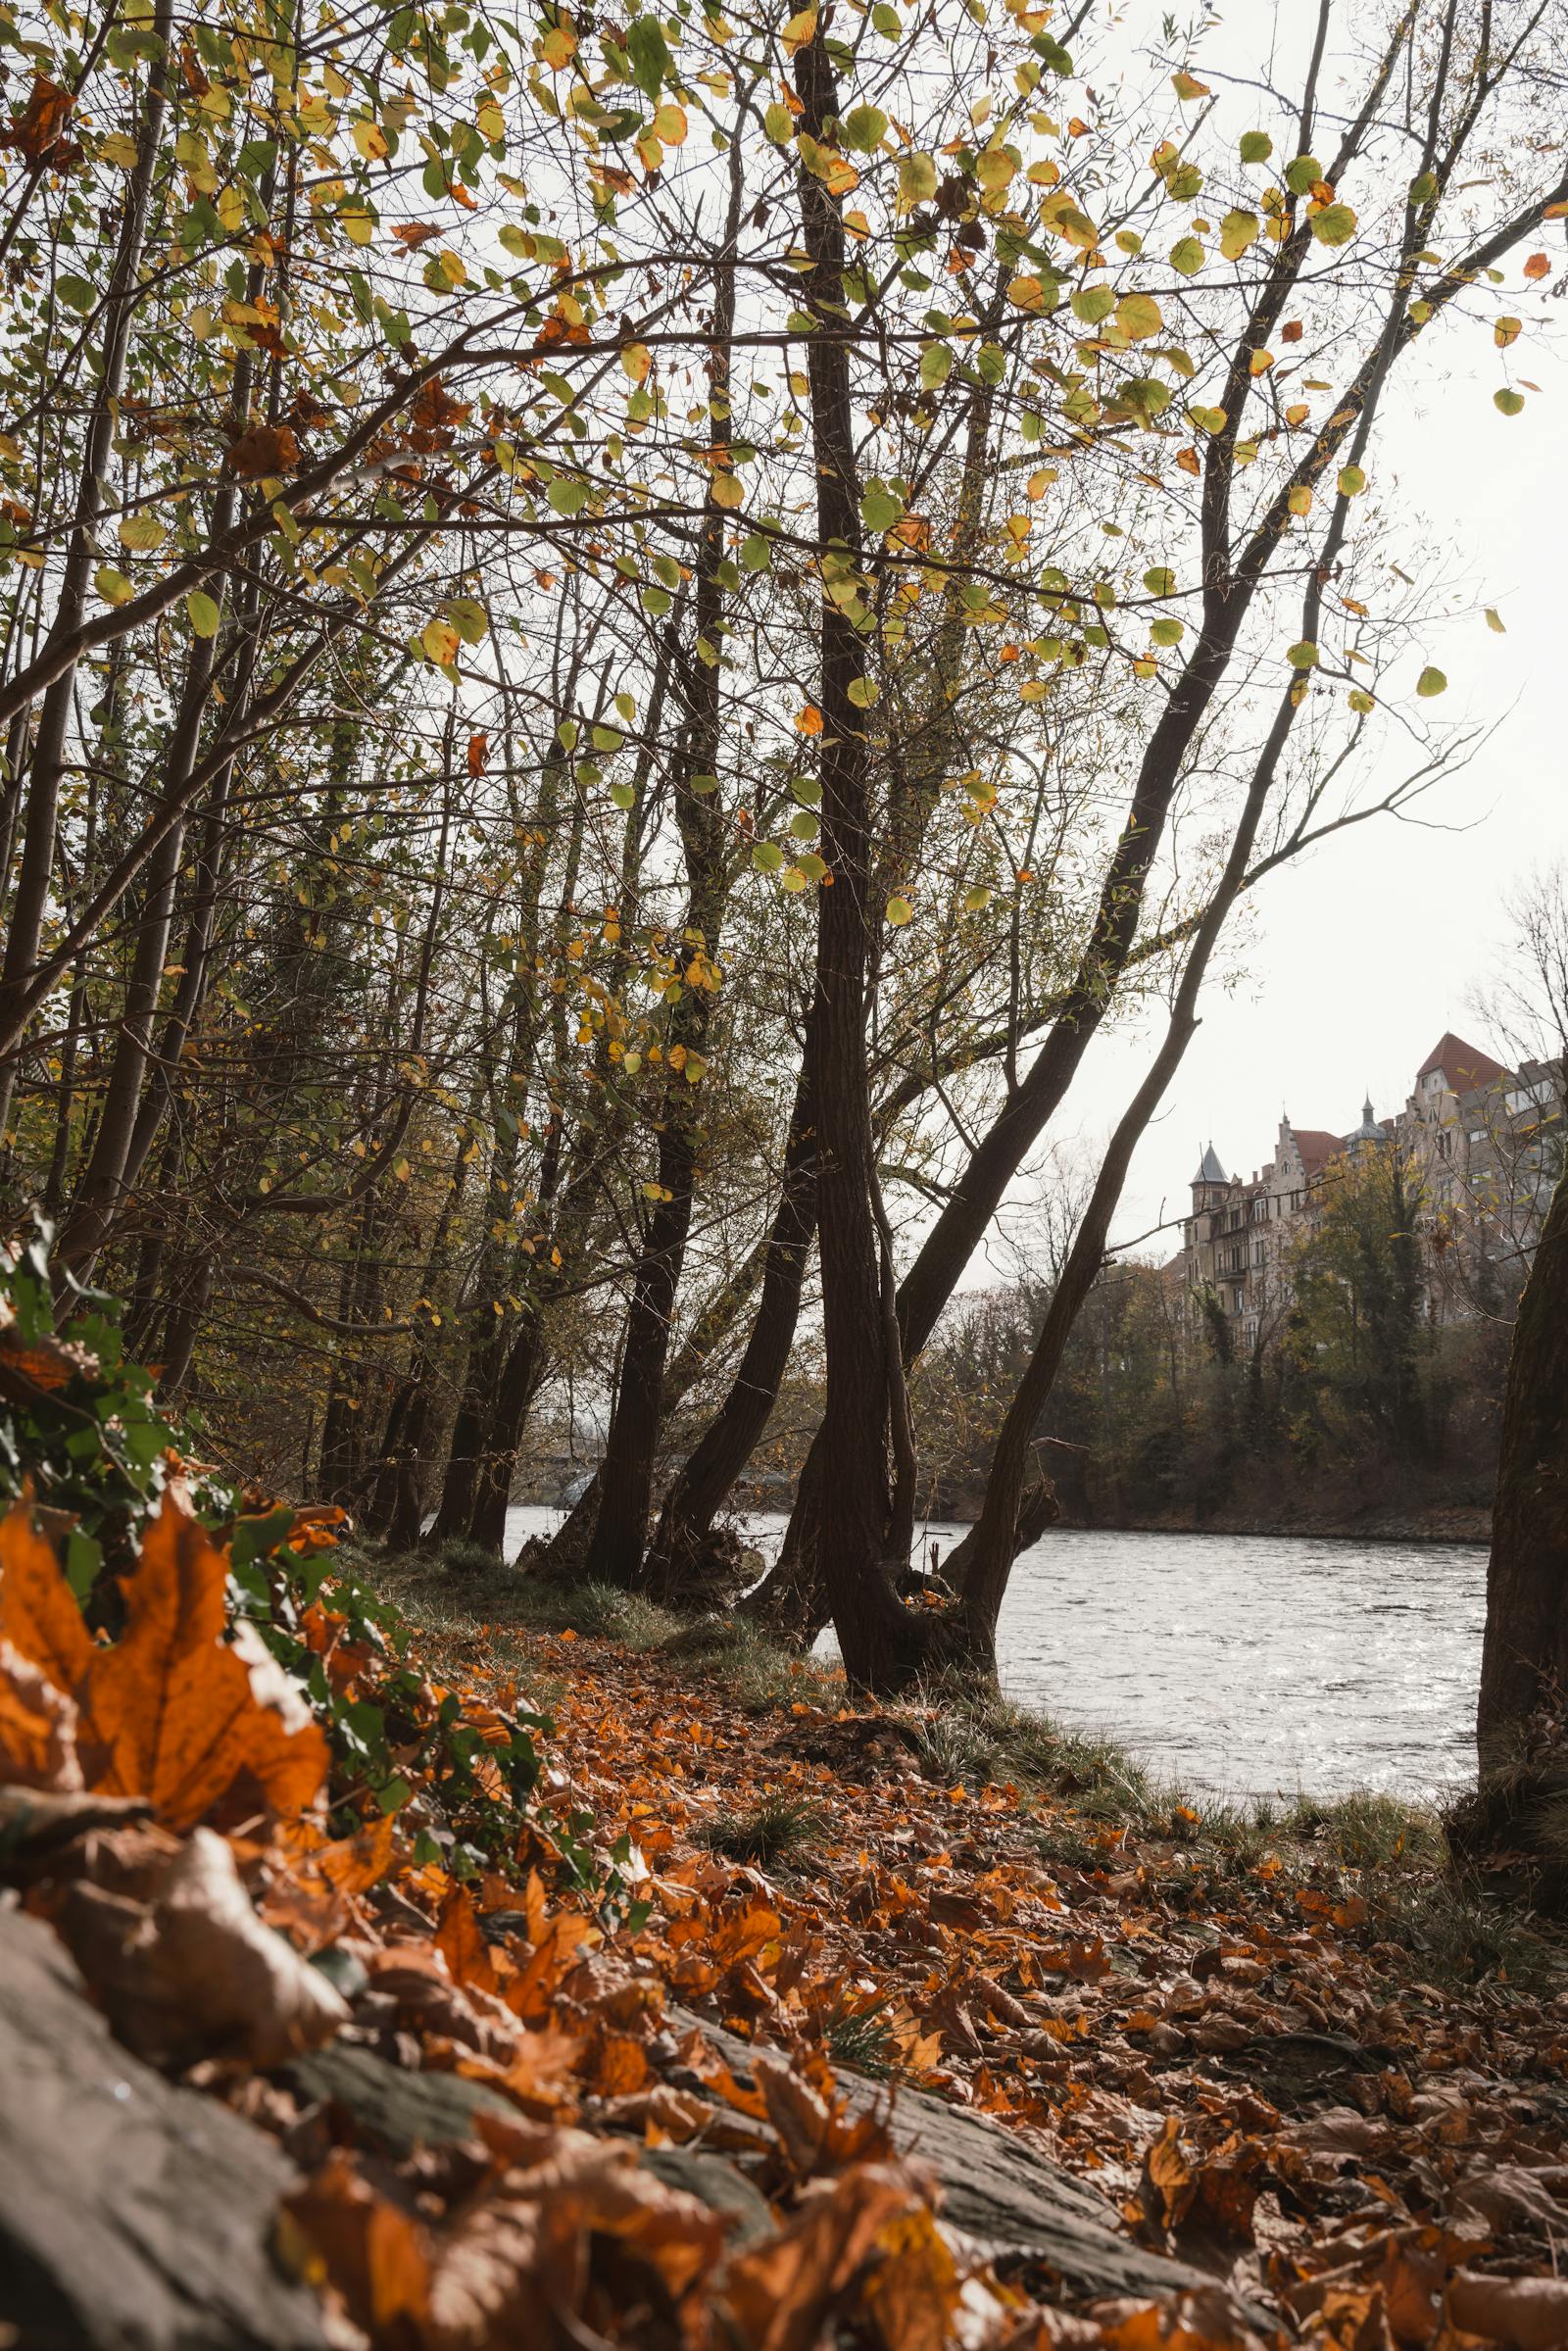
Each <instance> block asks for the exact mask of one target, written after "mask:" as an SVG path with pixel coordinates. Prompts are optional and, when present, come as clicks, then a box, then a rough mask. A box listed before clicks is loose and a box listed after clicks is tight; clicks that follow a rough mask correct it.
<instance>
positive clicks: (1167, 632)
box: [1149, 614, 1187, 645]
mask: <svg viewBox="0 0 1568 2351" xmlns="http://www.w3.org/2000/svg"><path fill="white" fill-rule="evenodd" d="M1149 633H1150V635H1151V636H1152V638H1153V640H1154V643H1155V644H1156V645H1179V644H1180V643H1181V641H1182V639H1183V637H1184V636H1185V635H1186V634H1187V628H1186V623H1185V622H1184V621H1181V620H1177V619H1175V618H1174V617H1172V616H1171V615H1169V614H1166V615H1165V616H1163V617H1162V618H1160V619H1158V620H1152V621H1151V622H1150V624H1149Z"/></svg>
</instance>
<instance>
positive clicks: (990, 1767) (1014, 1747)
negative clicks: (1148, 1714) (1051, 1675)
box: [899, 1683, 1154, 1824]
mask: <svg viewBox="0 0 1568 2351" xmlns="http://www.w3.org/2000/svg"><path fill="white" fill-rule="evenodd" d="M899 1713H900V1717H901V1719H902V1721H903V1723H904V1726H905V1737H906V1739H907V1741H908V1744H909V1746H910V1748H911V1750H912V1752H913V1754H914V1757H915V1760H916V1762H917V1764H918V1765H919V1768H920V1770H921V1772H922V1774H923V1775H924V1777H925V1778H926V1779H928V1780H935V1781H939V1782H940V1783H941V1784H942V1785H943V1786H945V1787H950V1788H951V1787H956V1786H958V1785H960V1784H962V1785H964V1786H974V1785H979V1786H982V1787H983V1786H986V1785H987V1784H991V1785H995V1784H997V1783H1000V1782H1006V1781H1011V1782H1012V1783H1013V1784H1014V1786H1016V1787H1017V1788H1021V1789H1024V1790H1025V1791H1028V1792H1032V1793H1040V1794H1046V1795H1051V1796H1053V1797H1062V1798H1067V1799H1069V1800H1070V1802H1071V1804H1072V1807H1073V1809H1074V1811H1075V1812H1078V1813H1080V1814H1083V1815H1084V1816H1086V1817H1087V1818H1089V1819H1091V1820H1095V1821H1102V1822H1115V1823H1118V1824H1122V1823H1126V1822H1129V1821H1133V1822H1138V1823H1140V1824H1142V1823H1144V1822H1145V1821H1147V1819H1148V1817H1149V1814H1150V1811H1151V1807H1152V1804H1153V1802H1154V1795H1153V1790H1152V1786H1151V1783H1150V1779H1149V1774H1148V1773H1147V1772H1146V1771H1145V1770H1144V1768H1143V1766H1142V1765H1141V1764H1140V1763H1137V1762H1135V1761H1134V1759H1133V1757H1132V1756H1131V1755H1129V1754H1128V1753H1127V1752H1126V1750H1125V1749H1124V1748H1122V1747H1119V1746H1117V1745H1116V1743H1115V1741H1114V1740H1113V1739H1097V1738H1095V1737H1093V1736H1092V1735H1090V1734H1088V1733H1085V1732H1080V1731H1070V1730H1067V1729H1066V1728H1064V1726H1063V1725H1062V1724H1060V1723H1056V1722H1053V1721H1052V1720H1051V1718H1050V1716H1049V1715H1044V1714H1034V1713H1031V1712H1030V1711H1029V1709H1028V1708H1027V1707H1023V1706H1012V1705H1009V1704H1008V1703H1007V1701H1006V1700H1005V1698H999V1697H997V1696H995V1695H993V1694H990V1693H987V1692H984V1691H981V1692H976V1690H975V1689H974V1688H973V1686H972V1684H965V1683H957V1684H952V1683H936V1684H933V1685H931V1686H929V1687H928V1688H927V1689H926V1690H923V1691H922V1692H921V1693H920V1704H919V1707H918V1709H917V1710H916V1709H914V1708H904V1709H900V1710H899Z"/></svg>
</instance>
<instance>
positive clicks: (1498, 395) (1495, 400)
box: [1492, 384, 1525, 416]
mask: <svg viewBox="0 0 1568 2351" xmlns="http://www.w3.org/2000/svg"><path fill="white" fill-rule="evenodd" d="M1524 404H1525V396H1524V394H1523V392H1516V391H1515V390H1514V389H1513V387H1512V385H1511V384H1504V386H1503V388H1502V390H1501V391H1500V392H1494V393H1493V395H1492V405H1493V407H1494V408H1496V409H1501V411H1502V413H1503V415H1504V416H1518V414H1519V412H1520V410H1521V409H1522V408H1523V407H1524Z"/></svg>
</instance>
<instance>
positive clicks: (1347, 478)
mask: <svg viewBox="0 0 1568 2351" xmlns="http://www.w3.org/2000/svg"><path fill="white" fill-rule="evenodd" d="M1339 488H1340V496H1341V497H1342V498H1355V497H1357V496H1358V495H1359V494H1360V492H1361V491H1362V490H1364V489H1365V488H1366V475H1365V474H1364V473H1363V472H1362V470H1361V468H1360V466H1359V465H1342V466H1341V467H1340V482H1339Z"/></svg>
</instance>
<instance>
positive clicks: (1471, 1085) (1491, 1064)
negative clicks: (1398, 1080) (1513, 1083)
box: [1415, 1029, 1508, 1094]
mask: <svg viewBox="0 0 1568 2351" xmlns="http://www.w3.org/2000/svg"><path fill="white" fill-rule="evenodd" d="M1434 1069H1441V1070H1442V1072H1443V1074H1444V1076H1445V1077H1446V1079H1447V1081H1448V1083H1449V1085H1450V1086H1451V1087H1452V1088H1453V1090H1454V1092H1455V1093H1456V1094H1473V1093H1475V1091H1476V1090H1477V1088H1478V1087H1482V1086H1495V1085H1496V1083H1497V1081H1498V1079H1499V1078H1505V1077H1506V1076H1507V1074H1508V1072H1507V1071H1506V1070H1505V1069H1504V1068H1503V1066H1502V1063H1501V1062H1500V1061H1495V1060H1494V1059H1493V1057H1492V1055H1491V1054H1490V1053H1483V1052H1482V1051H1481V1048H1480V1047H1479V1045H1466V1043H1465V1041H1464V1039H1463V1038H1462V1037H1456V1036H1455V1035H1454V1033H1453V1031H1452V1029H1448V1030H1447V1031H1446V1033H1445V1034H1444V1035H1443V1036H1442V1037H1440V1038H1439V1039H1438V1042H1437V1044H1436V1045H1435V1046H1434V1047H1433V1048H1432V1051H1431V1052H1430V1053H1428V1055H1427V1057H1426V1059H1425V1060H1424V1061H1423V1062H1422V1064H1421V1066H1420V1068H1419V1069H1418V1070H1417V1071H1416V1073H1415V1082H1416V1084H1417V1085H1418V1086H1419V1085H1420V1083H1421V1080H1422V1079H1423V1078H1424V1077H1427V1076H1429V1075H1430V1074H1431V1072H1432V1071H1433V1070H1434Z"/></svg>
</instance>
